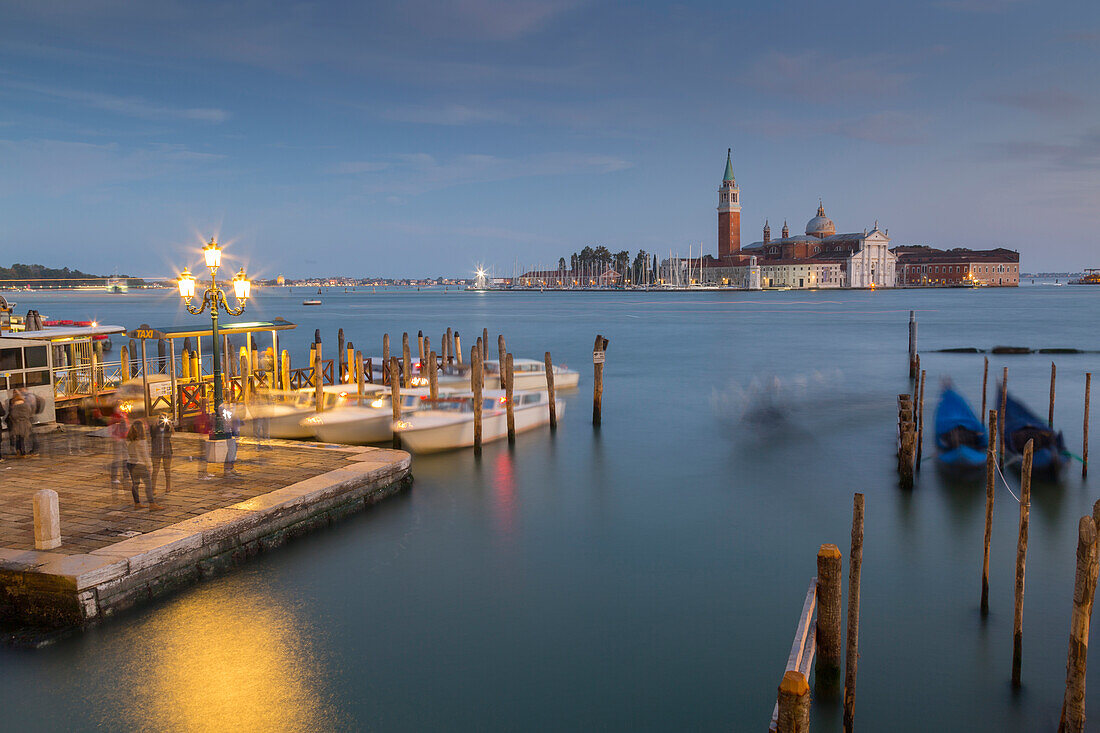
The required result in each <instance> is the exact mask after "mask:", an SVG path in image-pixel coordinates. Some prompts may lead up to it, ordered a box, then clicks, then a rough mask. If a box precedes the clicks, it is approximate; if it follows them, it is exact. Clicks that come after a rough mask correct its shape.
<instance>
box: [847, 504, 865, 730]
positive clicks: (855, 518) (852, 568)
mask: <svg viewBox="0 0 1100 733" xmlns="http://www.w3.org/2000/svg"><path fill="white" fill-rule="evenodd" d="M862 568H863V494H856V495H855V497H854V498H853V500H852V554H851V555H849V556H848V648H847V650H846V653H845V655H844V733H852V728H853V725H854V722H855V708H856V670H857V667H858V665H859V579H860V572H861V570H862Z"/></svg>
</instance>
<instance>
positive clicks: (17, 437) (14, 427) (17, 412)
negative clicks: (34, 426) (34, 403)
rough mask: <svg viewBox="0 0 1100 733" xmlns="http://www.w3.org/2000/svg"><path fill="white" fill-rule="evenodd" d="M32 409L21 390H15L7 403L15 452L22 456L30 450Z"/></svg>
mask: <svg viewBox="0 0 1100 733" xmlns="http://www.w3.org/2000/svg"><path fill="white" fill-rule="evenodd" d="M32 415H33V411H32V410H31V406H30V405H29V404H28V403H27V400H26V399H25V398H24V397H23V394H22V393H21V392H16V393H15V396H14V397H12V398H11V402H9V403H8V416H9V418H10V420H11V434H12V438H13V439H14V441H15V452H16V454H17V455H19V457H21V458H22V457H24V456H26V455H28V454H29V453H30V452H31V417H32Z"/></svg>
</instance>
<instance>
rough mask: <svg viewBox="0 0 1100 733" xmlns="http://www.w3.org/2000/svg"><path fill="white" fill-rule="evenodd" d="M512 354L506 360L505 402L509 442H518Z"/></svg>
mask: <svg viewBox="0 0 1100 733" xmlns="http://www.w3.org/2000/svg"><path fill="white" fill-rule="evenodd" d="M512 361H513V360H512V354H511V353H509V354H507V355H506V356H505V358H504V364H505V371H506V375H507V376H506V377H505V385H506V386H505V387H504V401H505V407H506V408H507V409H506V412H507V413H508V442H509V443H515V442H516V406H515V404H514V403H513V401H512V393H513V385H514V383H515V381H516V379H515V371H514V369H513V367H512Z"/></svg>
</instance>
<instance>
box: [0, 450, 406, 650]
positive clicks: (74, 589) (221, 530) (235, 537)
mask: <svg viewBox="0 0 1100 733" xmlns="http://www.w3.org/2000/svg"><path fill="white" fill-rule="evenodd" d="M316 447H317V448H321V449H335V450H342V451H343V452H347V453H349V456H348V458H349V462H348V465H347V466H342V467H340V468H337V469H335V470H333V471H329V472H327V473H323V474H320V475H317V476H314V477H312V478H308V479H306V480H304V481H299V482H297V483H295V484H291V485H290V486H285V487H283V488H281V489H276V490H275V491H271V492H269V493H266V494H260V495H259V496H255V497H252V498H251V499H247V500H245V501H242V502H239V503H237V504H234V505H232V506H229V507H225V508H222V509H214V510H212V511H209V512H206V513H205V514H201V515H199V516H197V517H192V518H191V519H187V520H184V521H182V522H178V523H176V524H172V525H169V526H167V527H163V528H161V529H158V530H155V531H153V532H148V533H145V534H142V535H138V536H136V537H131V538H128V539H124V540H121V541H119V542H116V543H115V544H113V545H108V546H107V547H103V548H101V549H98V550H93V551H92V552H90V553H88V554H76V555H68V554H64V553H63V552H41V551H34V550H20V549H11V548H0V618H2V619H3V620H4V623H5V625H6V626H12V627H22V628H29V629H34V630H40V631H43V632H46V631H58V630H72V629H80V628H86V627H88V626H91V625H94V624H96V623H99V622H101V621H103V620H104V619H107V618H109V617H110V616H112V615H113V614H115V613H118V612H120V611H124V610H126V609H129V608H133V607H134V606H137V605H139V604H141V603H144V602H146V601H149V600H152V599H153V598H157V597H159V596H163V595H166V594H169V593H172V592H174V591H176V590H179V589H182V588H184V587H187V586H189V585H192V584H194V583H195V582H197V581H199V580H201V579H204V578H209V577H213V576H214V575H216V574H218V573H220V572H223V571H225V570H228V569H229V568H231V567H233V566H234V565H237V564H240V563H242V562H244V561H245V560H247V559H248V558H251V557H253V556H255V555H257V554H259V553H260V552H264V551H266V550H270V549H273V548H275V547H278V546H280V545H282V544H283V543H284V542H286V541H287V540H289V539H291V538H293V537H297V536H300V535H304V534H307V533H309V532H312V531H313V530H315V529H319V528H321V527H325V526H328V525H330V524H332V523H333V522H335V521H337V520H339V519H340V518H342V517H344V516H347V515H349V514H352V513H354V512H358V511H361V510H363V509H365V508H366V507H368V506H371V505H373V504H376V503H378V502H380V501H382V500H383V499H385V498H387V497H390V496H392V495H394V494H396V493H398V492H399V491H402V490H404V489H406V488H408V487H409V486H410V485H411V484H412V475H411V473H410V456H409V454H408V453H406V452H405V451H399V450H387V449H379V448H357V449H351V450H348V448H347V447H345V446H341V447H340V448H336V447H335V446H332V447H329V446H320V445H318V446H316ZM62 533H63V534H64V527H62ZM62 547H64V545H63V546H62ZM8 641H9V642H12V643H17V642H16V639H15V637H12V638H9V639H8ZM32 645H33V644H32Z"/></svg>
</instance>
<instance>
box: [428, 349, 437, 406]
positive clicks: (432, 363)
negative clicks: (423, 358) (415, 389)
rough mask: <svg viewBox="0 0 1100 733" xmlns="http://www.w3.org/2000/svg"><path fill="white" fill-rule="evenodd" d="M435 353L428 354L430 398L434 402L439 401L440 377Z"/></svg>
mask: <svg viewBox="0 0 1100 733" xmlns="http://www.w3.org/2000/svg"><path fill="white" fill-rule="evenodd" d="M437 368H438V364H437V363H436V358H435V352H434V351H429V352H428V396H429V397H431V398H432V399H433V400H435V399H439V376H438V374H437V371H436V370H437Z"/></svg>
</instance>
